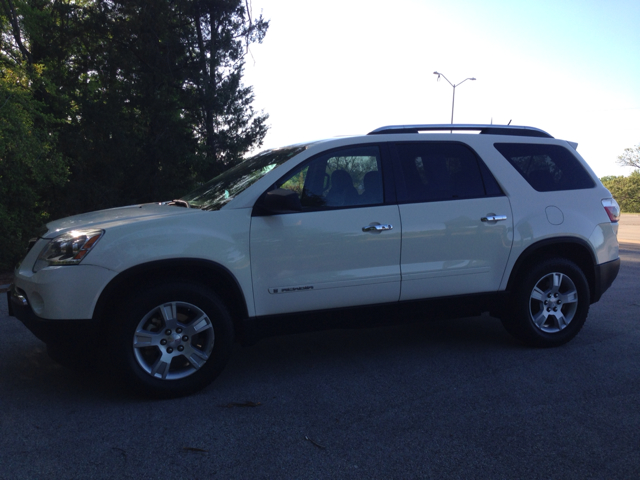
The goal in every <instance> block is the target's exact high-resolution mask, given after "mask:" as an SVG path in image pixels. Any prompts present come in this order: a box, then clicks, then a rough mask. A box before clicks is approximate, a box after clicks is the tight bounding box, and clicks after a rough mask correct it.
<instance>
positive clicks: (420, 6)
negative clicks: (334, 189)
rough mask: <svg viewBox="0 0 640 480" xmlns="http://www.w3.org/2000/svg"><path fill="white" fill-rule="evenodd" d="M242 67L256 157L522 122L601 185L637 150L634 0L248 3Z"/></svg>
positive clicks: (637, 9)
mask: <svg viewBox="0 0 640 480" xmlns="http://www.w3.org/2000/svg"><path fill="white" fill-rule="evenodd" d="M251 8H252V13H253V16H254V17H256V16H258V15H259V14H260V13H262V15H263V16H264V17H265V18H266V19H268V20H269V21H270V26H269V30H268V32H267V35H266V37H265V39H264V41H263V43H262V44H259V45H256V44H254V45H252V46H251V48H250V52H249V54H248V55H247V57H246V66H245V76H244V83H245V85H251V86H253V89H254V94H255V101H254V108H256V109H257V110H258V111H260V110H264V112H266V113H268V114H269V121H268V123H269V125H270V129H269V133H268V134H267V136H266V138H265V142H264V144H263V148H275V147H280V146H284V145H290V144H293V143H300V142H304V141H310V140H316V139H322V138H329V137H335V136H343V135H360V134H365V133H368V132H369V131H371V130H374V129H375V128H377V127H381V126H384V125H395V124H414V123H418V124H431V123H447V124H448V123H450V121H451V103H452V96H453V88H452V87H451V85H450V84H449V83H447V82H446V80H445V79H444V78H441V79H440V80H438V79H437V75H434V74H433V72H434V71H438V72H441V73H442V74H444V75H445V76H446V77H447V78H448V79H449V81H450V82H451V83H453V84H456V85H458V84H460V82H462V81H463V80H465V79H466V78H470V77H474V78H476V81H471V80H468V81H465V82H464V83H463V84H460V85H459V86H458V87H457V88H456V89H455V92H456V93H455V109H454V123H477V124H488V123H494V124H507V123H509V122H511V124H512V125H526V126H533V127H537V128H541V129H542V130H545V131H547V132H549V133H550V134H551V135H553V136H554V137H556V138H561V139H564V140H569V141H573V142H577V143H578V152H580V154H581V155H582V156H583V157H584V158H585V159H586V160H587V162H588V163H589V165H590V166H591V168H592V169H593V170H594V171H595V172H596V174H597V175H598V176H599V177H603V176H605V175H628V174H629V173H630V172H631V169H629V168H624V167H621V166H619V165H618V164H617V163H616V160H617V157H618V156H619V155H621V154H622V153H623V151H624V149H625V148H629V147H634V146H635V145H638V144H640V0H607V1H605V0H579V1H578V0H551V1H549V0H528V1H521V0H482V1H480V0H476V1H472V0H447V1H442V0H438V1H435V0H393V1H389V0H386V1H378V0H366V1H365V0H323V1H321V2H306V1H300V0H252V1H251Z"/></svg>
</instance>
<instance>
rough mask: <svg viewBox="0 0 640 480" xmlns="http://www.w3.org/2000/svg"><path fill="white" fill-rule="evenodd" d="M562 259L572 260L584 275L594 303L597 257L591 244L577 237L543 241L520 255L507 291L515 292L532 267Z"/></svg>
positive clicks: (510, 277)
mask: <svg viewBox="0 0 640 480" xmlns="http://www.w3.org/2000/svg"><path fill="white" fill-rule="evenodd" d="M551 257H560V258H566V259H567V260H571V261H572V262H573V263H575V264H576V265H577V266H578V268H580V270H582V272H583V273H584V275H585V277H586V278H587V283H588V284H589V291H590V303H593V302H594V301H595V300H594V298H595V297H594V295H595V294H596V268H595V266H596V263H597V262H596V257H595V254H594V252H593V249H592V248H591V247H590V246H589V243H588V242H587V241H585V240H583V239H581V238H576V237H556V238H550V239H546V240H541V241H539V242H537V243H535V244H533V245H530V246H529V247H527V249H526V250H525V251H524V252H522V253H521V254H520V256H519V257H518V260H517V261H516V263H515V265H514V267H513V269H512V270H511V274H510V275H509V281H508V283H507V291H510V292H511V291H513V290H514V287H515V284H516V282H518V280H519V279H520V278H521V277H522V275H523V274H524V273H525V272H526V271H527V270H528V269H529V268H530V267H531V265H533V264H535V263H537V262H539V261H540V260H541V259H543V258H551Z"/></svg>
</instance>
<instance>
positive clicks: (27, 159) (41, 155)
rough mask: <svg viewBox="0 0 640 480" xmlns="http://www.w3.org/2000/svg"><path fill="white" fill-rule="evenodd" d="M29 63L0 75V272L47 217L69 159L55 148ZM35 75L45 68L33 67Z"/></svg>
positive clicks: (50, 122)
mask: <svg viewBox="0 0 640 480" xmlns="http://www.w3.org/2000/svg"><path fill="white" fill-rule="evenodd" d="M26 70H27V68H26V66H24V65H20V64H16V65H14V66H13V67H12V68H9V67H7V66H4V68H3V70H2V75H0V225H2V235H0V270H8V269H9V268H11V267H13V266H14V265H15V262H16V261H18V260H19V259H20V257H21V256H22V255H23V254H24V249H25V247H26V245H27V242H28V240H29V238H30V237H31V236H32V235H34V233H35V232H36V231H37V229H38V228H39V227H40V226H41V225H42V224H43V223H44V222H45V221H46V220H47V219H48V218H49V212H50V207H51V203H50V201H49V199H50V198H51V197H52V192H53V190H54V189H55V188H58V187H61V186H62V185H63V184H64V183H65V181H66V179H67V174H68V170H67V166H66V162H65V159H64V158H63V157H62V155H60V154H59V153H58V152H57V151H56V136H55V135H53V134H52V133H51V130H50V127H51V125H52V124H54V123H55V119H53V118H52V117H51V116H49V115H46V114H44V113H43V106H42V104H41V103H39V102H38V101H37V100H35V98H34V97H33V95H32V93H31V91H30V89H29V84H30V83H33V81H34V80H30V79H29V75H27V73H26ZM29 70H31V76H34V75H36V73H39V72H41V69H38V68H36V67H34V66H33V65H32V66H31V68H29Z"/></svg>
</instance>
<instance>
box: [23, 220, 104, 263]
mask: <svg viewBox="0 0 640 480" xmlns="http://www.w3.org/2000/svg"><path fill="white" fill-rule="evenodd" d="M102 235H104V230H73V231H71V232H67V233H65V234H63V235H60V236H59V237H56V238H54V239H53V240H51V241H50V242H49V243H47V245H46V246H45V247H44V248H43V249H42V252H40V255H38V260H36V263H35V265H34V266H33V272H34V273H35V272H37V271H39V270H41V269H43V268H44V267H48V266H50V265H77V264H78V263H80V262H81V261H82V259H83V258H84V257H85V256H86V255H87V253H89V252H90V251H91V249H92V248H93V247H94V246H95V244H96V243H98V240H100V238H101V237H102Z"/></svg>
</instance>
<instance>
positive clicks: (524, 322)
mask: <svg viewBox="0 0 640 480" xmlns="http://www.w3.org/2000/svg"><path fill="white" fill-rule="evenodd" d="M589 295H590V294H589V285H588V283H587V279H586V278H585V276H584V273H583V272H582V270H580V268H579V267H578V266H577V265H576V264H575V263H573V262H571V261H569V260H566V259H563V258H549V259H546V260H543V261H541V262H540V263H538V264H536V265H534V266H533V267H532V268H531V270H530V271H529V272H528V273H527V274H525V275H524V276H523V277H522V279H521V281H520V284H519V286H518V287H517V288H516V290H515V292H514V298H513V301H512V307H511V309H510V311H509V312H508V313H507V314H506V315H505V316H504V318H503V320H502V323H503V324H504V326H505V328H506V329H507V331H509V333H511V334H512V335H513V336H515V337H516V338H518V339H519V340H521V341H523V342H524V343H526V344H528V345H532V346H537V347H553V346H558V345H562V344H564V343H567V342H568V341H569V340H571V339H572V338H573V337H575V336H576V335H577V334H578V332H579V331H580V329H581V328H582V326H583V325H584V322H585V321H586V319H587V315H588V313H589V304H590V296H589Z"/></svg>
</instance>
